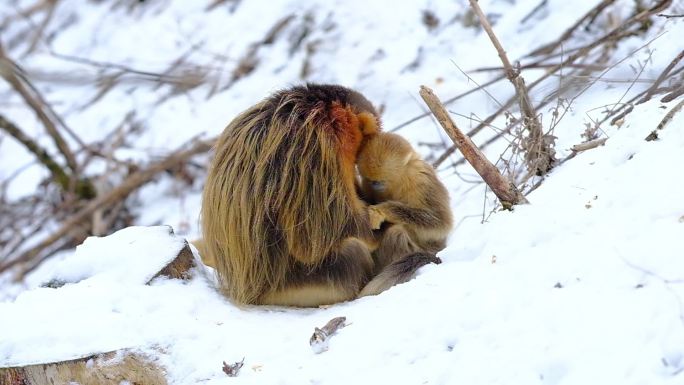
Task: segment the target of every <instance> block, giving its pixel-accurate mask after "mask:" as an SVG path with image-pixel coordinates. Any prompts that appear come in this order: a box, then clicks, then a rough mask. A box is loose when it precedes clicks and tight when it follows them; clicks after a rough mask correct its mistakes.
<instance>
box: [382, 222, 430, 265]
mask: <svg viewBox="0 0 684 385" xmlns="http://www.w3.org/2000/svg"><path fill="white" fill-rule="evenodd" d="M419 250H420V249H419V248H418V246H417V245H416V244H415V242H413V240H411V237H410V236H409V234H408V233H407V232H406V229H405V228H404V226H403V225H400V224H396V225H390V226H389V227H387V228H386V229H385V231H384V233H383V234H382V237H381V238H380V240H379V244H378V247H377V248H376V249H375V250H374V251H373V260H374V261H375V274H376V275H377V274H379V273H380V272H381V271H382V270H383V269H384V268H385V267H386V266H387V265H389V264H390V263H392V262H394V261H395V260H396V259H398V258H401V257H404V256H406V255H408V254H413V253H415V252H418V251H419Z"/></svg>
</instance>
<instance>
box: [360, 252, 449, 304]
mask: <svg viewBox="0 0 684 385" xmlns="http://www.w3.org/2000/svg"><path fill="white" fill-rule="evenodd" d="M428 263H442V260H441V259H439V258H438V257H436V256H435V255H434V254H430V253H425V252H418V253H413V254H409V255H407V256H405V257H403V258H400V259H398V260H396V261H394V262H392V263H391V264H389V265H388V266H387V267H385V268H384V269H383V270H382V271H381V272H380V274H378V275H377V276H375V278H373V279H372V280H371V281H370V282H368V284H366V286H365V287H364V288H363V290H361V293H360V294H359V297H364V296H367V295H377V294H380V293H382V292H383V291H385V290H387V289H389V288H390V287H392V286H394V285H397V284H400V283H404V282H407V281H408V280H410V279H411V278H412V277H413V274H414V273H415V272H416V270H418V269H419V268H421V267H423V266H425V265H427V264H428Z"/></svg>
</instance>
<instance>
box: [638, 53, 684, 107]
mask: <svg viewBox="0 0 684 385" xmlns="http://www.w3.org/2000/svg"><path fill="white" fill-rule="evenodd" d="M682 58H684V50H682V51H681V52H679V53H678V54H677V56H675V57H674V59H672V61H671V62H670V64H668V65H667V67H665V69H664V70H663V71H662V72H661V73H660V75H658V78H657V79H656V81H655V82H653V84H652V85H651V86H650V87H649V88H648V90H647V92H646V95H644V96H643V97H642V98H641V99H639V101H638V102H636V104H641V103H644V102H647V101H649V100H650V99H651V97H652V96H653V94H655V92H656V90H658V88H659V87H660V85H661V84H662V83H663V82H664V81H665V80H666V79H667V78H668V75H669V74H670V72H671V71H672V69H673V68H674V67H675V66H676V65H677V63H679V62H680V61H681V60H682Z"/></svg>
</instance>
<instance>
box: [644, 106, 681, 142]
mask: <svg viewBox="0 0 684 385" xmlns="http://www.w3.org/2000/svg"><path fill="white" fill-rule="evenodd" d="M682 107H684V100H682V101H681V102H679V103H678V104H677V105H676V106H674V107H672V109H671V110H670V111H669V112H668V113H667V114H666V115H665V117H664V118H663V119H662V120H661V121H660V123H658V126H657V127H656V129H655V130H653V131H651V133H650V134H648V136H647V137H646V138H645V139H644V140H646V141H647V142H650V141H653V140H656V139H658V131H660V130H662V129H663V128H665V126H667V125H668V124H669V123H670V121H671V120H672V118H673V117H674V116H675V114H676V113H678V112H679V111H680V110H681V109H682Z"/></svg>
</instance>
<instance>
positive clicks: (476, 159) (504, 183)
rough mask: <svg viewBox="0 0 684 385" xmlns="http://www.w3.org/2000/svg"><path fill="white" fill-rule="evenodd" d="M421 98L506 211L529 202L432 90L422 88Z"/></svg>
mask: <svg viewBox="0 0 684 385" xmlns="http://www.w3.org/2000/svg"><path fill="white" fill-rule="evenodd" d="M420 96H421V97H422V98H423V100H424V101H425V104H427V106H428V107H429V108H430V111H432V114H433V115H435V117H436V118H437V121H438V122H439V124H441V125H442V127H443V128H444V130H445V131H446V133H447V135H449V137H450V138H451V140H452V141H453V142H454V144H455V145H456V147H458V149H459V150H460V151H461V153H462V154H463V156H464V157H465V158H466V159H467V160H468V162H469V163H470V164H471V165H472V166H473V168H474V169H475V171H477V173H478V174H480V176H481V177H482V179H484V181H485V183H487V185H488V186H489V187H490V188H491V189H492V191H493V192H494V194H495V195H496V196H497V197H498V198H499V201H500V202H501V205H502V206H503V207H504V208H506V209H510V208H511V207H512V206H513V205H517V204H520V203H527V200H526V199H525V197H524V196H523V195H522V194H521V193H520V191H518V189H517V188H516V187H515V185H514V184H513V183H511V182H510V181H509V180H508V179H506V178H505V177H504V176H503V175H501V173H500V172H499V170H498V169H497V168H496V167H495V166H494V165H493V164H492V163H491V162H490V161H489V160H487V158H486V157H485V156H484V154H483V153H482V151H480V149H479V148H477V146H476V145H475V143H473V141H472V140H470V138H469V137H468V136H466V135H464V134H463V133H462V132H461V130H459V129H458V127H457V126H456V123H454V121H453V120H452V119H451V117H450V116H449V113H448V112H447V110H446V109H445V108H444V105H442V102H440V101H439V98H438V97H437V95H435V94H434V92H432V90H431V89H429V88H427V87H425V86H421V87H420Z"/></svg>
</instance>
